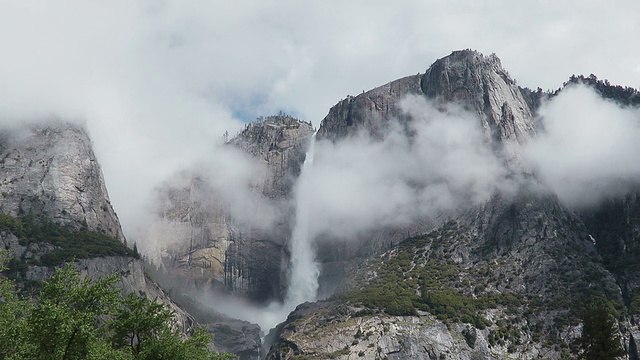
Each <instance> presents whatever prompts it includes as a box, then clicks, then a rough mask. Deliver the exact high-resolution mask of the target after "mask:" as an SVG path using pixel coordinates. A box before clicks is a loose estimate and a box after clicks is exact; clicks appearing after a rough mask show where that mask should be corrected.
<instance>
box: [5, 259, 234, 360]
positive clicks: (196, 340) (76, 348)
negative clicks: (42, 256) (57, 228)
mask: <svg viewBox="0 0 640 360" xmlns="http://www.w3.org/2000/svg"><path fill="white" fill-rule="evenodd" d="M8 259H9V256H8V252H6V251H0V271H3V270H6V263H7V262H8ZM117 280H118V277H117V276H116V275H115V274H113V275H111V276H108V277H106V278H101V279H97V280H91V279H89V278H82V277H81V276H80V274H79V272H78V270H76V268H75V267H74V266H73V265H72V264H66V265H65V266H64V267H62V268H59V269H57V270H56V271H55V273H54V274H53V275H52V276H51V277H50V278H49V280H47V281H45V282H44V284H43V287H42V289H41V291H40V292H39V294H38V295H37V296H35V297H33V298H26V299H22V298H21V297H20V296H19V294H18V293H17V292H16V290H15V284H14V283H13V282H12V281H10V280H8V279H6V278H3V277H2V274H0V359H11V360H22V359H24V360H27V359H29V360H32V359H36V360H39V359H43V360H44V359H47V360H50V359H53V360H67V359H69V360H72V359H89V360H108V359H109V360H112V359H115V360H134V359H181V360H218V359H228V358H231V357H232V356H231V355H228V354H217V353H215V352H212V351H210V350H208V346H209V343H210V341H211V336H212V335H211V334H208V333H206V331H204V330H202V329H198V330H196V331H195V333H194V334H193V336H190V337H187V338H184V337H183V336H182V334H181V333H180V332H179V331H178V330H177V329H175V327H173V326H172V321H173V313H172V312H171V311H169V310H167V309H166V308H165V307H164V305H162V304H160V303H158V302H156V301H152V300H149V299H147V298H146V297H144V296H142V297H140V296H137V295H129V296H128V297H126V298H124V299H123V298H122V297H121V296H120V295H119V293H120V290H119V289H117V288H116V287H115V286H114V284H115V282H116V281H117Z"/></svg>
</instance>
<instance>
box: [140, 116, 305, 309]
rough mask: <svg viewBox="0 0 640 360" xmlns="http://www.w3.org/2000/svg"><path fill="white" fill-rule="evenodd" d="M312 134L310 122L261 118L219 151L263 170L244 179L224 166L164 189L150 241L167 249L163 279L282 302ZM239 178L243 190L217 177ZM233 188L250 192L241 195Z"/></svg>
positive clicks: (181, 176) (188, 174)
mask: <svg viewBox="0 0 640 360" xmlns="http://www.w3.org/2000/svg"><path fill="white" fill-rule="evenodd" d="M312 134H313V128H312V126H311V124H309V123H305V122H302V121H300V120H297V119H294V118H292V117H289V116H285V115H280V116H273V117H267V118H264V119H261V120H259V121H257V122H254V123H250V124H248V125H247V127H246V128H245V129H244V130H243V131H242V132H241V133H240V134H238V135H237V136H235V137H234V138H232V139H230V140H229V141H228V142H227V144H226V145H225V146H223V148H224V150H221V151H227V153H226V155H227V156H228V160H229V161H233V159H235V158H248V159H249V160H248V161H250V162H251V165H253V166H255V167H256V168H257V169H258V170H257V171H256V170H254V169H251V170H249V169H247V174H238V173H240V172H243V171H244V169H242V170H237V169H232V168H231V167H230V166H228V164H223V163H220V164H214V166H213V168H211V169H199V170H194V171H186V172H185V173H182V174H178V175H176V176H177V177H178V179H177V180H175V181H174V180H173V179H172V180H169V181H167V182H165V183H164V184H163V185H161V186H159V187H158V188H157V189H156V190H157V191H156V194H157V197H158V201H157V204H158V207H157V210H156V212H157V215H158V217H159V220H158V223H157V224H156V225H155V226H156V228H157V229H158V231H157V232H156V231H154V232H152V233H151V235H150V236H151V237H152V238H153V241H154V242H157V243H158V244H159V247H162V246H164V247H165V248H164V249H162V250H163V252H162V254H160V255H159V256H160V257H161V259H160V261H161V266H159V267H161V268H162V270H160V271H162V272H163V273H164V274H165V275H163V276H162V279H163V280H162V281H169V279H171V280H170V281H171V284H168V285H169V286H170V287H173V286H184V287H188V286H194V287H197V288H199V289H202V288H223V289H228V290H230V291H232V292H234V293H238V294H244V296H245V297H247V298H249V299H252V300H256V301H265V300H269V299H279V298H282V293H283V291H284V286H285V284H284V282H283V281H282V279H281V277H282V276H283V275H284V274H283V272H282V269H283V267H286V263H287V259H288V257H287V254H286V252H287V250H286V243H287V240H288V238H289V237H290V234H291V226H292V224H291V222H290V221H291V218H290V212H291V209H290V208H291V207H292V206H293V203H292V199H291V191H292V187H293V183H294V181H295V179H296V177H297V176H298V175H299V173H300V166H301V165H302V162H303V161H304V154H305V150H306V148H307V146H308V143H309V140H310V138H311V135H312ZM233 172H235V173H233ZM234 176H237V177H238V182H239V183H238V184H237V185H236V184H233V185H232V186H229V188H226V189H225V188H224V186H228V185H226V184H225V185H220V180H218V178H224V177H234ZM233 186H237V187H242V186H246V187H247V188H249V189H250V190H251V192H250V193H249V194H237V193H234V190H235V189H234V188H233ZM154 250H158V249H154ZM151 256H152V257H153V255H151ZM183 290H184V289H183Z"/></svg>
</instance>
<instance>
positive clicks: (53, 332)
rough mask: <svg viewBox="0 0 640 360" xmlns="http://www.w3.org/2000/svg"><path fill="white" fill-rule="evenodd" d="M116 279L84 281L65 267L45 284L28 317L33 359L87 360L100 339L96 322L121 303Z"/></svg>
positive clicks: (70, 268)
mask: <svg viewBox="0 0 640 360" xmlns="http://www.w3.org/2000/svg"><path fill="white" fill-rule="evenodd" d="M116 281H117V278H116V276H115V274H114V275H111V276H109V277H106V278H101V279H98V280H95V281H92V280H91V279H89V278H85V279H81V278H80V276H79V273H78V270H76V268H75V267H73V265H72V264H66V265H65V266H64V267H62V268H60V269H57V270H56V271H55V273H54V274H53V275H52V276H51V278H49V280H47V281H45V282H44V286H43V288H42V290H41V291H40V294H39V297H38V299H37V301H36V304H35V306H34V308H33V309H32V310H31V312H30V314H28V315H27V323H28V324H29V330H28V332H27V335H28V337H29V341H30V342H31V343H32V344H33V349H32V351H33V353H32V354H30V355H31V357H32V358H33V359H43V360H44V359H61V360H63V359H85V358H87V356H89V353H90V350H91V349H92V344H93V343H94V342H96V341H97V338H98V336H99V333H98V330H99V326H98V325H97V319H98V317H99V316H100V315H103V314H107V313H109V310H110V308H111V307H113V306H114V305H115V304H116V303H117V300H118V290H117V289H115V287H114V286H113V285H114V283H115V282H116Z"/></svg>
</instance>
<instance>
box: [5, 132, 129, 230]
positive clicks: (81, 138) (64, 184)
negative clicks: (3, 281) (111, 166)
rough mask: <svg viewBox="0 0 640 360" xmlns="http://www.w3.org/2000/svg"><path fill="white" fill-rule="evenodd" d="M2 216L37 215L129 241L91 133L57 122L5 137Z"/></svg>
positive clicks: (12, 133) (8, 134) (9, 133)
mask: <svg viewBox="0 0 640 360" xmlns="http://www.w3.org/2000/svg"><path fill="white" fill-rule="evenodd" d="M0 196H1V198H0V199H1V201H0V212H3V213H7V214H11V215H13V216H17V215H22V214H27V213H29V212H32V213H34V214H36V215H43V216H45V217H46V218H47V219H48V220H52V221H54V222H56V223H58V224H64V225H71V226H73V227H75V228H82V227H85V228H87V229H89V230H92V231H97V232H101V233H105V234H107V235H110V236H112V237H114V238H116V239H118V240H120V241H124V235H123V234H122V229H121V227H120V222H119V221H118V218H117V216H116V214H115V212H114V210H113V208H112V206H111V202H110V201H109V195H108V194H107V189H106V186H105V183H104V179H103V176H102V170H101V168H100V165H99V164H98V161H97V160H96V157H95V155H94V153H93V149H92V147H91V141H90V139H89V137H88V136H87V134H86V132H85V131H84V130H82V128H80V127H79V126H76V125H72V124H68V123H62V122H59V121H56V120H54V121H52V122H50V123H47V124H46V125H33V126H26V127H21V128H15V129H5V130H3V131H2V132H1V133H0Z"/></svg>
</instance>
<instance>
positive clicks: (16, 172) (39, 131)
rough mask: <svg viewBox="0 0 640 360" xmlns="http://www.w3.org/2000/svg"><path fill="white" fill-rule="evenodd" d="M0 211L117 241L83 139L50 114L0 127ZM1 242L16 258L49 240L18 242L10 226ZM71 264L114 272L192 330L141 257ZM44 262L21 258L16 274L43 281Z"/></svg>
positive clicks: (95, 273)
mask: <svg viewBox="0 0 640 360" xmlns="http://www.w3.org/2000/svg"><path fill="white" fill-rule="evenodd" d="M0 191H1V192H2V195H1V196H2V199H1V201H0V212H1V213H5V214H10V215H12V216H20V215H26V214H31V215H33V216H34V217H36V218H39V219H41V220H44V221H53V222H54V223H57V224H59V225H67V226H70V227H72V228H75V229H88V230H91V231H94V232H99V233H103V234H106V235H109V236H111V237H113V238H115V239H117V240H120V241H124V240H125V238H124V235H123V233H122V230H121V227H120V222H119V220H118V217H117V216H116V214H115V212H114V210H113V208H112V207H111V203H110V201H109V196H108V194H107V189H106V186H105V183H104V179H103V175H102V170H101V168H100V165H99V163H98V161H97V160H96V157H95V155H94V153H93V149H92V146H91V141H90V139H89V137H88V136H87V134H86V132H85V131H84V130H83V129H82V128H81V127H79V126H77V125H74V124H70V123H63V122H60V121H57V120H54V121H48V122H45V123H41V124H31V125H28V126H22V127H18V128H12V129H4V130H2V131H1V132H0ZM0 244H2V245H3V249H11V250H12V251H13V255H14V257H15V258H16V259H21V260H23V261H36V262H37V261H38V260H39V259H40V257H41V256H42V255H43V254H45V253H47V252H49V251H52V250H56V247H55V246H54V245H51V244H47V243H29V244H28V245H21V244H20V241H19V238H18V237H17V236H16V235H15V234H12V233H10V232H7V231H3V232H1V233H0ZM76 266H77V267H78V269H79V270H80V271H81V274H83V275H84V276H89V277H92V278H97V277H101V276H107V275H109V274H111V273H114V272H116V273H120V274H121V275H122V280H121V281H120V284H119V285H121V286H122V289H123V292H124V293H131V292H135V293H144V294H146V295H147V296H148V297H150V298H152V299H154V298H156V299H158V300H159V301H161V302H163V303H164V304H166V305H167V307H169V308H170V309H171V310H173V311H174V312H175V313H176V326H178V327H179V328H180V329H182V330H183V331H184V332H185V333H189V332H191V331H192V329H193V326H194V325H195V321H194V319H193V317H191V316H190V315H189V314H187V313H186V312H185V311H184V310H182V309H181V308H180V307H178V306H177V305H176V304H175V303H174V302H173V301H172V300H171V299H170V298H169V296H168V295H167V294H166V293H165V292H164V291H163V290H162V289H161V288H160V287H159V286H158V285H157V284H155V283H154V282H153V281H151V280H150V279H149V278H148V277H147V276H146V275H145V271H144V263H143V262H142V260H138V259H135V258H132V257H100V258H92V259H80V260H78V261H77V263H76ZM53 272H54V269H53V268H51V267H45V266H37V265H28V266H27V267H26V268H25V269H24V271H23V273H21V274H19V275H18V277H19V280H20V281H43V280H46V279H47V278H48V277H49V276H51V275H52V274H53Z"/></svg>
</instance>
